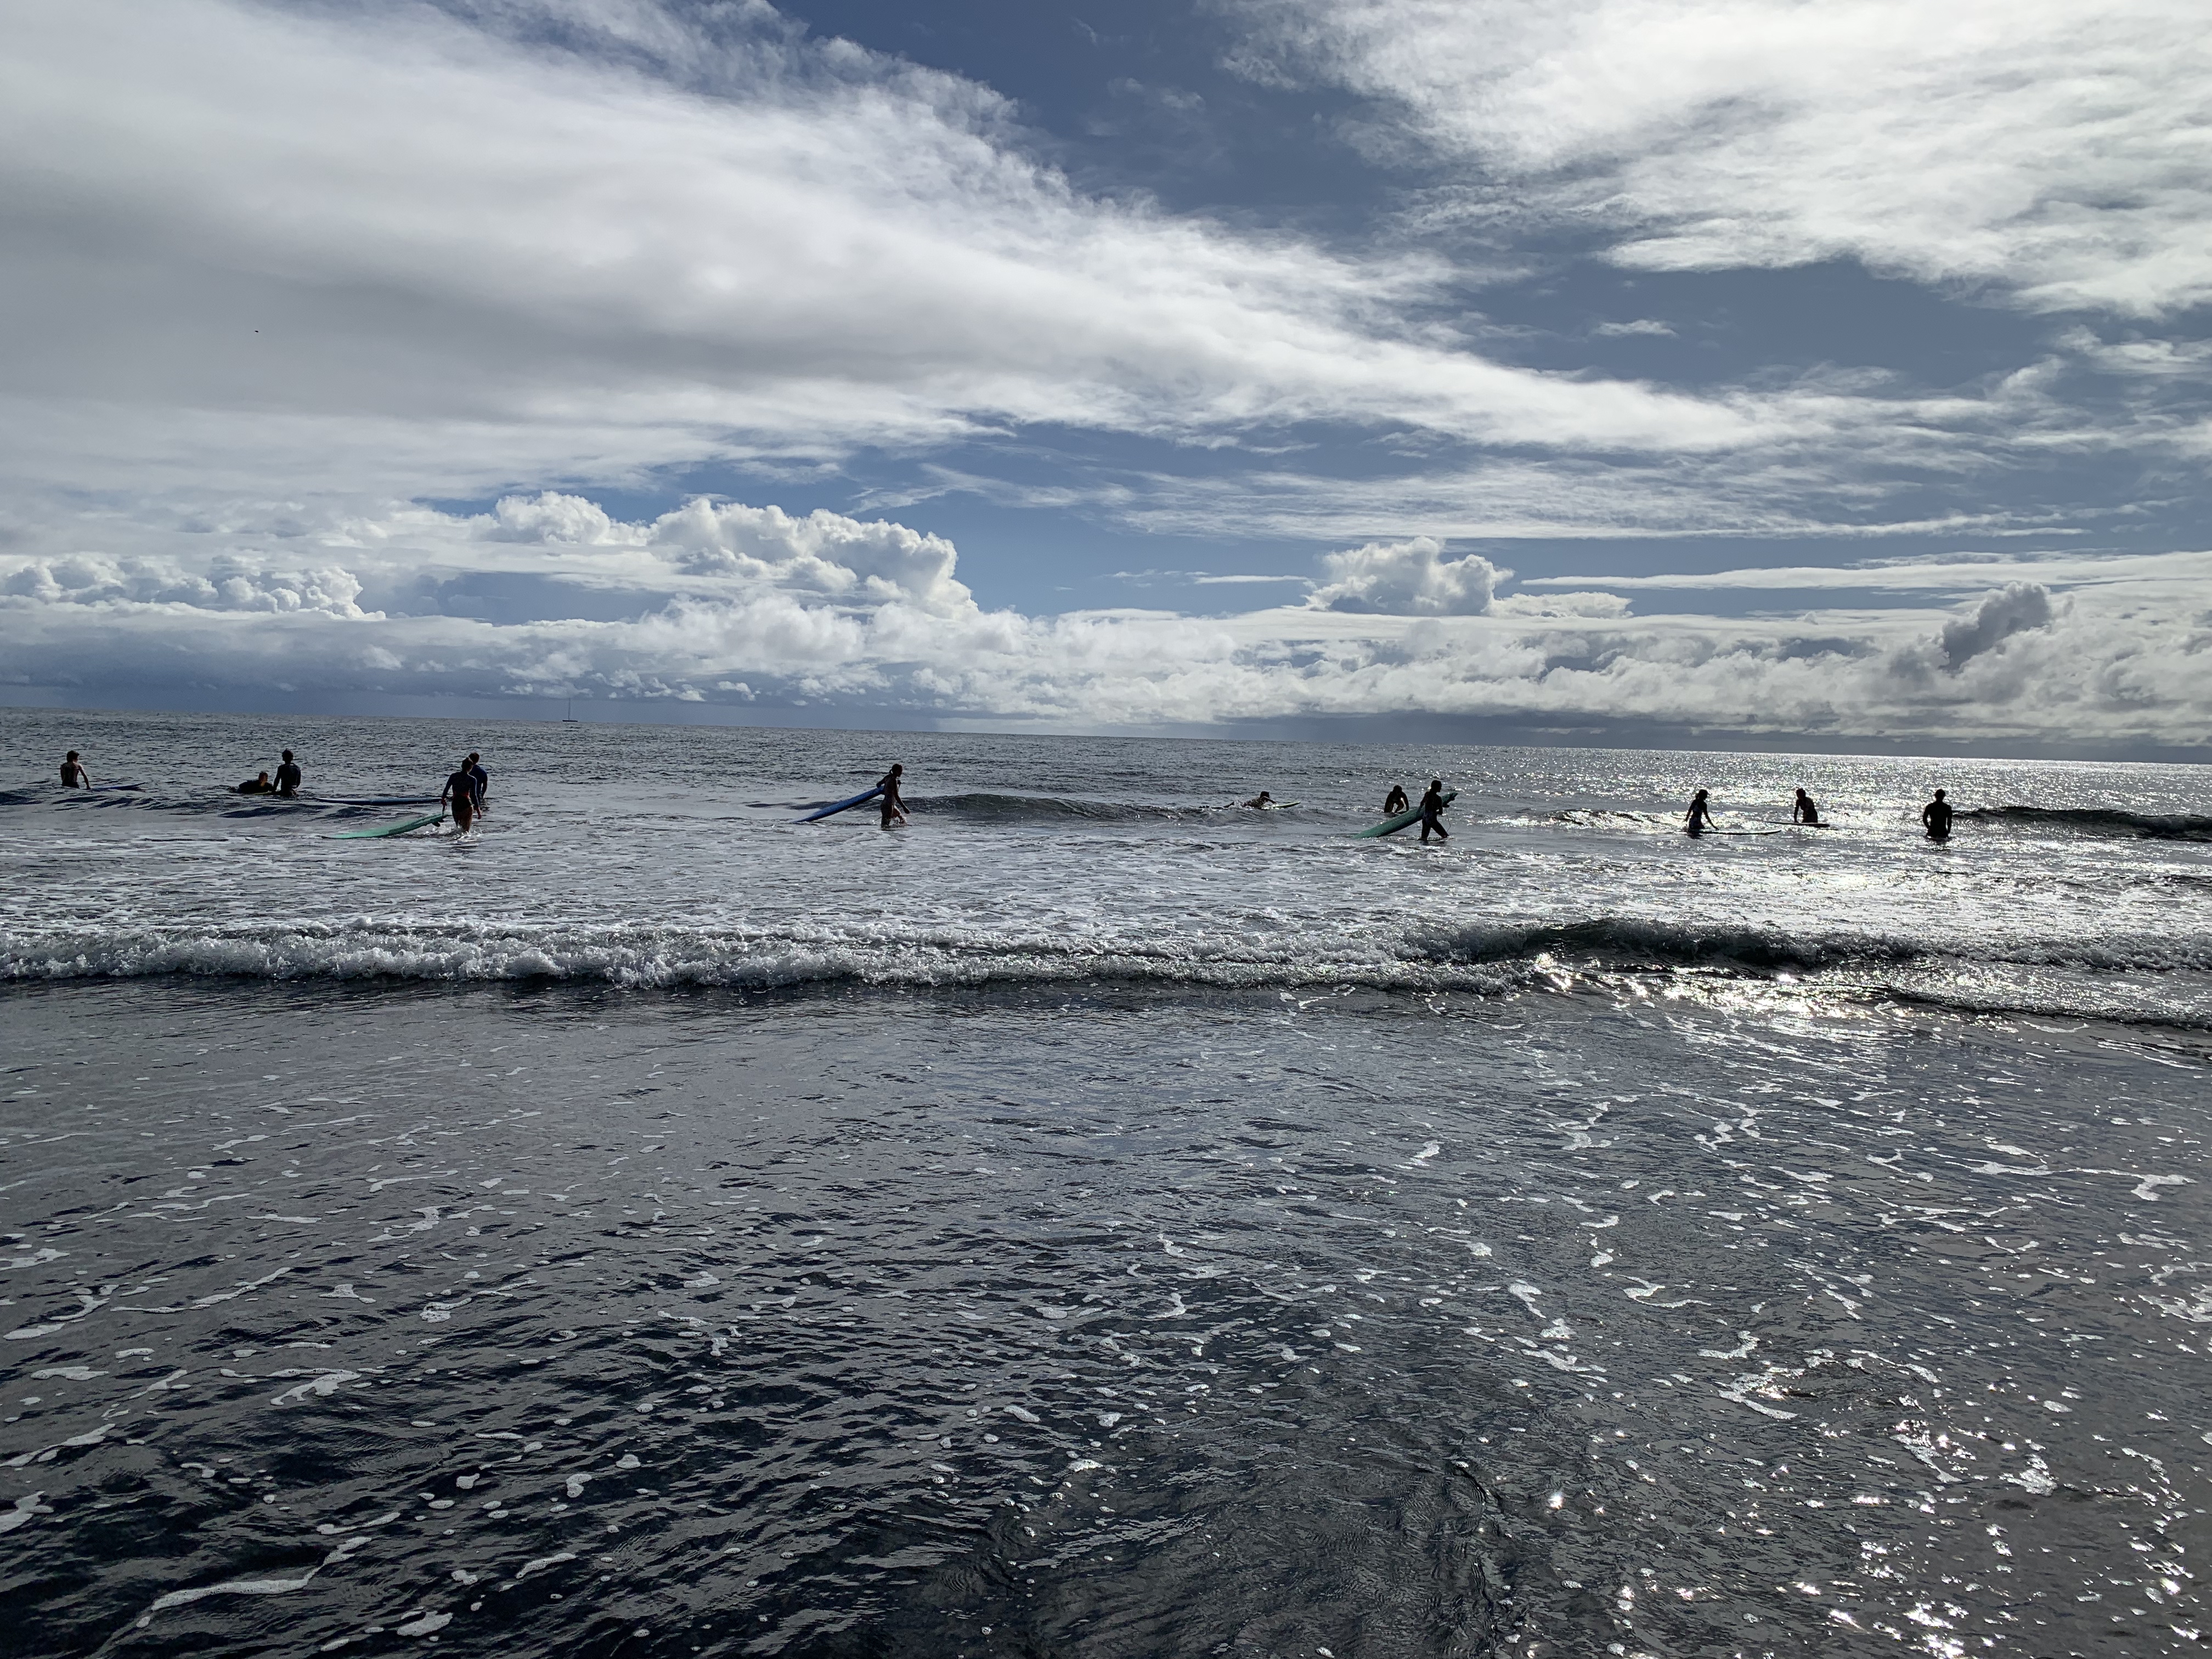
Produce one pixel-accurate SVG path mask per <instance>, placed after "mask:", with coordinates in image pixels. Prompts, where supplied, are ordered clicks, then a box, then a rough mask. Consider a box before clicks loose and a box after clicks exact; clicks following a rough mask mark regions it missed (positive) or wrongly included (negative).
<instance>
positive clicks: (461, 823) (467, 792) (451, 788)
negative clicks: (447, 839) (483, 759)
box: [438, 761, 477, 836]
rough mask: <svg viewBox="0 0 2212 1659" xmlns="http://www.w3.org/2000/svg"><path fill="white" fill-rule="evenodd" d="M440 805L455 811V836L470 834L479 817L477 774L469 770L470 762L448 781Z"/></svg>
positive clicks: (439, 800)
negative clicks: (472, 825)
mask: <svg viewBox="0 0 2212 1659" xmlns="http://www.w3.org/2000/svg"><path fill="white" fill-rule="evenodd" d="M438 805H441V806H450V807H451V808H452V809H453V833H454V834H455V835H457V836H465V835H467V834H468V833H469V825H470V824H471V823H474V822H475V821H476V816H477V781H476V775H475V774H473V773H472V772H471V771H470V770H469V763H468V762H466V761H463V762H462V763H460V764H459V766H457V767H455V768H454V769H453V776H451V777H450V778H447V780H446V787H445V790H444V792H443V793H441V794H440V795H439V797H438Z"/></svg>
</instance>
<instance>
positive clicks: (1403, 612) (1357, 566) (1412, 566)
mask: <svg viewBox="0 0 2212 1659" xmlns="http://www.w3.org/2000/svg"><path fill="white" fill-rule="evenodd" d="M1322 568H1323V569H1324V570H1325V571H1327V572H1328V576H1329V580H1328V581H1327V582H1326V583H1324V584H1323V585H1322V586H1320V587H1317V588H1316V589H1315V590H1314V591H1313V592H1312V594H1311V595H1310V597H1309V598H1308V599H1307V600H1306V603H1307V604H1308V605H1311V606H1313V607H1314V608H1315V609H1316V610H1317V611H1352V612H1356V613H1380V614H1382V615H1384V616H1395V617H1480V616H1481V615H1483V614H1484V613H1485V612H1486V611H1488V610H1489V609H1490V601H1491V596H1492V593H1493V592H1496V590H1497V586H1498V579H1499V578H1500V577H1501V576H1505V575H1510V574H1512V573H1511V572H1510V571H1501V570H1500V569H1498V567H1497V566H1496V565H1494V564H1492V563H1491V562H1490V561H1489V560H1487V559H1486V558H1483V557H1481V556H1480V555H1478V554H1474V553H1469V554H1467V555H1465V556H1462V557H1460V558H1456V559H1448V558H1446V557H1444V550H1443V544H1442V543H1441V542H1438V541H1437V540H1436V538H1433V537H1430V536H1415V537H1413V538H1412V539H1411V540H1408V541H1402V542H1370V543H1368V544H1367V545H1366V546H1364V547H1355V548H1352V549H1351V550H1349V551H1347V552H1343V553H1330V554H1328V555H1326V556H1323V558H1322Z"/></svg>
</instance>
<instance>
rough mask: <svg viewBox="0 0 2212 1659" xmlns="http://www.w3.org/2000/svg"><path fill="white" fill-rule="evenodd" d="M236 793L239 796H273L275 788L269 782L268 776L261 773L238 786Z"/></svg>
mask: <svg viewBox="0 0 2212 1659" xmlns="http://www.w3.org/2000/svg"><path fill="white" fill-rule="evenodd" d="M238 793H240V794H241V795H273V794H275V793H276V785H275V784H273V783H271V782H270V781H269V775H268V774H267V773H266V772H263V773H260V774H258V775H256V776H253V777H250V778H248V779H246V781H245V782H244V783H241V784H240V785H239V786H238Z"/></svg>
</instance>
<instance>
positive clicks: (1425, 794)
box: [1421, 778, 1451, 843]
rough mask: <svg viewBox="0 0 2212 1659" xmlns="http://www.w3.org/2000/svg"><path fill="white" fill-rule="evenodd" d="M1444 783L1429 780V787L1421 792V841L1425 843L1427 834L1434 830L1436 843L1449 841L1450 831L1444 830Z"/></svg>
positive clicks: (1438, 780) (1439, 780) (1427, 837)
mask: <svg viewBox="0 0 2212 1659" xmlns="http://www.w3.org/2000/svg"><path fill="white" fill-rule="evenodd" d="M1443 820H1444V781H1443V779H1442V778H1431V779H1430V780H1429V787H1427V788H1426V789H1425V790H1423V791H1422V792H1421V840H1422V842H1424V843H1425V842H1427V841H1428V839H1429V832H1430V831H1431V830H1434V831H1435V832H1436V837H1437V840H1438V841H1449V840H1450V839H1451V831H1450V830H1449V829H1445V828H1444V822H1443Z"/></svg>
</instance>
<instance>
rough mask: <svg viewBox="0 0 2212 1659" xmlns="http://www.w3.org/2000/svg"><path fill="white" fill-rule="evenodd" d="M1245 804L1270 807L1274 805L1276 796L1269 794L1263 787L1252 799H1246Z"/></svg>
mask: <svg viewBox="0 0 2212 1659" xmlns="http://www.w3.org/2000/svg"><path fill="white" fill-rule="evenodd" d="M1244 804H1245V805H1247V806H1259V807H1268V806H1273V805H1274V804H1275V798H1274V797H1273V795H1271V794H1269V793H1267V791H1266V790H1264V789H1262V790H1261V792H1260V793H1258V794H1256V795H1255V796H1253V797H1252V799H1249V800H1248V801H1246V802H1245V803H1244Z"/></svg>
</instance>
